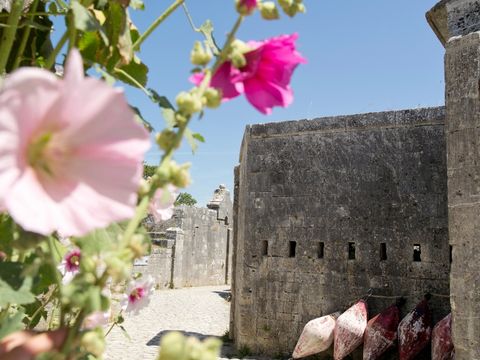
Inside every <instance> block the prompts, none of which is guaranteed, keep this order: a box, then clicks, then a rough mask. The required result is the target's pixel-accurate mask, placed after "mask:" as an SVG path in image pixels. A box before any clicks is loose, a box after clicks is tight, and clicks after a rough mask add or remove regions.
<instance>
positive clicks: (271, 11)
mask: <svg viewBox="0 0 480 360" xmlns="http://www.w3.org/2000/svg"><path fill="white" fill-rule="evenodd" d="M260 14H261V15H262V18H264V19H265V20H276V19H278V18H279V17H280V15H279V14H278V9H277V6H276V5H275V3H274V2H273V1H265V2H263V3H260Z"/></svg>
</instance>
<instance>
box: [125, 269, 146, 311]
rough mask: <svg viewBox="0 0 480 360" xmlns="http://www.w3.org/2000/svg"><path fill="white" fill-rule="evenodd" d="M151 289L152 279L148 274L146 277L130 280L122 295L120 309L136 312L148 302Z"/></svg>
mask: <svg viewBox="0 0 480 360" xmlns="http://www.w3.org/2000/svg"><path fill="white" fill-rule="evenodd" d="M153 290H154V281H153V278H152V277H151V276H150V275H149V276H148V277H147V278H146V279H143V280H142V279H140V280H137V281H132V282H130V284H129V286H128V287H127V292H126V294H124V295H123V299H122V302H121V307H122V310H124V311H127V312H134V313H135V314H136V313H138V312H139V311H140V310H141V309H143V308H144V307H145V306H147V305H148V303H149V302H150V295H151V294H152V292H153Z"/></svg>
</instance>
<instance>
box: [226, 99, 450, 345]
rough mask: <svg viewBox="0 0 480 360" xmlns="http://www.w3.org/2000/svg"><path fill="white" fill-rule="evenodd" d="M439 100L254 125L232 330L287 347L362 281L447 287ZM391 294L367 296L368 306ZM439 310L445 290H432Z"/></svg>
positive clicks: (247, 339)
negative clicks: (393, 108)
mask: <svg viewBox="0 0 480 360" xmlns="http://www.w3.org/2000/svg"><path fill="white" fill-rule="evenodd" d="M444 120H445V109H444V108H442V107H440V108H429V109H417V110H406V111H392V112H384V113H372V114H362V115H353V116H339V117H328V118H322V119H315V120H308V121H291V122H283V123H272V124H265V125H253V126H249V127H247V129H246V132H245V136H244V139H243V143H242V150H241V156H240V166H239V168H238V170H237V178H236V188H235V203H234V208H235V209H234V211H235V212H236V215H235V230H234V231H235V239H236V241H235V245H234V246H235V254H236V255H235V264H234V266H235V268H234V274H235V278H234V286H233V290H234V293H233V305H232V322H233V326H232V332H233V336H234V338H235V342H236V343H237V345H239V346H241V345H246V346H248V347H249V348H250V349H252V350H253V351H255V352H257V351H258V352H264V353H269V354H276V353H278V352H285V353H288V352H291V351H292V349H293V347H294V346H295V343H296V341H297V339H298V336H299V335H300V333H301V330H302V329H303V326H304V325H305V324H306V323H307V322H308V321H309V320H311V319H313V318H316V317H319V316H322V315H326V314H329V313H332V312H335V311H342V310H345V309H346V308H347V307H348V306H349V305H351V304H352V303H353V302H354V301H356V300H358V299H359V298H361V297H364V296H365V295H366V294H367V293H368V292H369V290H370V289H371V291H373V294H374V295H381V296H404V297H406V300H407V304H406V305H405V307H404V310H406V311H408V310H410V309H411V308H413V307H414V306H415V304H416V303H417V302H418V301H420V300H421V299H422V298H423V296H424V294H425V293H427V292H431V293H435V294H448V293H449V270H450V248H449V244H448V219H447V181H446V176H447V167H446V156H445V155H446V152H445V150H446V146H445V136H444ZM394 301H395V299H393V298H389V299H386V298H374V297H372V298H370V299H369V300H368V303H369V308H370V313H371V314H372V315H374V314H376V313H378V312H379V311H381V310H383V309H384V308H386V307H388V306H389V305H391V303H392V302H394ZM432 306H433V308H434V310H435V318H436V319H441V318H442V317H443V316H445V315H446V314H448V312H449V311H450V304H449V301H448V298H444V297H435V296H434V298H433V299H432Z"/></svg>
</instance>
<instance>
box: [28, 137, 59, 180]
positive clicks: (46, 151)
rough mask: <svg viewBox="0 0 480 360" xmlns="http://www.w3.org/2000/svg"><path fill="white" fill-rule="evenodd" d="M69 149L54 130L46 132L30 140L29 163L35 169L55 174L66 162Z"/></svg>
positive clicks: (47, 173)
mask: <svg viewBox="0 0 480 360" xmlns="http://www.w3.org/2000/svg"><path fill="white" fill-rule="evenodd" d="M66 155H67V151H66V149H65V146H63V145H62V144H61V142H59V141H58V136H55V133H54V132H46V133H43V134H41V135H40V136H37V137H36V138H34V139H33V141H31V142H30V144H29V146H28V149H27V161H28V164H29V165H30V166H31V167H32V168H34V169H35V170H37V171H39V172H41V173H43V174H46V175H49V176H53V175H54V174H55V173H56V171H55V169H57V168H58V167H59V166H60V165H61V164H62V163H64V162H65V160H66V159H65V158H66Z"/></svg>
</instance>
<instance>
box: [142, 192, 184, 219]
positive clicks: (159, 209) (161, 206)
mask: <svg viewBox="0 0 480 360" xmlns="http://www.w3.org/2000/svg"><path fill="white" fill-rule="evenodd" d="M177 195H178V194H177V188H176V187H175V186H173V185H168V186H167V187H166V188H159V189H157V191H156V192H155V195H154V196H153V199H152V200H151V201H150V204H149V205H148V213H149V214H151V215H152V216H153V217H154V219H155V221H164V220H168V219H170V218H171V217H172V215H173V210H174V203H175V200H176V199H177Z"/></svg>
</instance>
